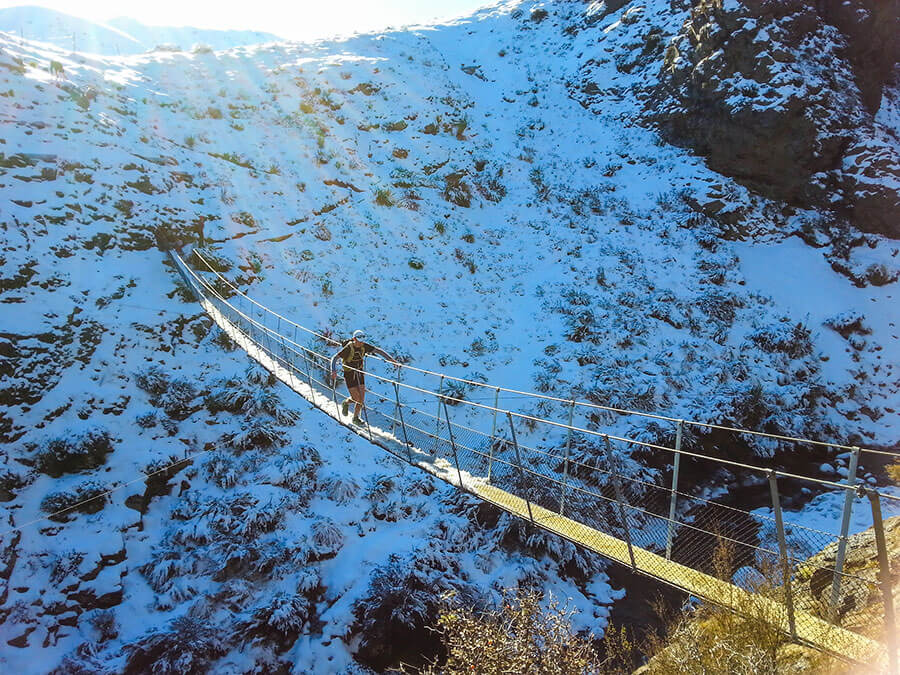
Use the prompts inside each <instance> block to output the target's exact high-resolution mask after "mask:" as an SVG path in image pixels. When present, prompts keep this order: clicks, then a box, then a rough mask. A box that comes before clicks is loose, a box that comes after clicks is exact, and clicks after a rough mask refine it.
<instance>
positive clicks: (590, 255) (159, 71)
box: [0, 0, 900, 672]
mask: <svg viewBox="0 0 900 675" xmlns="http://www.w3.org/2000/svg"><path fill="white" fill-rule="evenodd" d="M603 4H604V3H600V5H603ZM615 4H621V3H615ZM607 9H608V8H607ZM686 11H687V10H683V11H681V13H679V11H674V10H672V9H671V7H670V4H669V3H668V2H667V1H666V2H664V1H662V0H658V1H654V2H649V1H648V2H647V3H645V4H644V5H643V6H642V9H641V10H640V11H636V9H635V7H630V6H628V5H626V6H624V7H620V8H619V9H615V10H613V11H611V12H609V13H605V12H599V14H598V10H597V7H596V6H594V5H590V6H586V5H584V4H583V3H577V2H573V3H558V4H556V3H555V4H553V5H550V4H548V3H540V2H537V3H532V2H510V3H504V4H502V5H500V6H498V7H496V8H491V9H485V10H482V11H480V12H479V13H477V14H476V15H474V16H472V17H471V18H468V19H465V20H460V21H455V22H452V23H448V24H446V25H440V26H434V27H431V28H422V29H417V30H412V31H407V32H393V33H386V34H384V35H373V36H362V37H357V38H353V39H349V40H345V41H340V42H317V43H313V44H293V43H278V44H267V45H261V46H259V45H258V46H252V47H241V48H236V49H231V50H227V51H223V52H218V53H212V52H201V53H186V52H157V53H153V54H148V55H143V56H131V57H122V58H115V57H100V56H88V55H77V56H75V57H72V56H71V54H69V53H68V52H67V51H58V50H55V49H53V48H51V47H47V46H41V45H37V44H32V43H28V42H25V43H23V42H22V41H21V40H18V39H12V38H8V37H2V36H0V153H2V154H0V228H2V249H0V265H2V279H0V303H2V304H0V313H2V315H0V316H2V325H3V331H2V333H0V368H2V370H0V372H2V374H3V377H2V382H0V406H2V407H0V434H2V442H3V445H2V446H0V458H2V461H3V468H2V469H0V498H3V499H7V501H6V502H5V503H4V527H3V529H2V530H0V537H2V542H0V578H3V579H4V580H5V582H4V583H5V586H4V587H3V590H2V591H0V633H2V636H3V641H2V642H0V664H3V668H4V669H5V670H8V671H9V672H43V671H47V670H50V669H52V668H54V667H56V666H60V664H64V665H62V666H61V667H62V668H63V671H71V670H75V669H76V664H77V665H79V666H81V667H84V668H85V669H87V670H88V671H89V672H107V671H110V672H120V671H125V672H144V671H146V670H147V668H148V667H149V666H148V664H150V663H151V662H155V663H157V664H162V665H160V666H159V668H160V670H159V671H158V672H176V671H177V672H185V671H187V670H190V669H197V670H203V669H204V668H207V667H209V666H211V665H212V664H215V669H216V671H217V672H232V671H234V672H262V671H267V672H268V671H271V670H276V671H278V670H281V671H285V672H287V671H290V670H291V668H293V669H294V670H295V672H310V671H315V672H343V671H345V670H347V669H353V668H357V667H358V664H359V663H365V664H367V665H370V666H373V667H376V668H381V667H384V666H387V665H390V664H392V663H397V661H398V660H399V659H401V658H402V659H405V660H406V661H410V660H415V659H417V658H421V656H422V655H421V653H420V652H421V651H422V650H423V649H428V648H433V646H434V642H433V637H432V636H430V634H429V633H428V631H427V630H425V628H424V627H425V626H426V625H428V623H429V621H432V620H433V618H434V612H435V609H436V603H437V597H438V595H439V594H440V593H441V592H444V591H450V590H456V591H457V592H459V593H460V594H461V595H463V596H465V597H470V596H471V597H472V598H474V599H475V600H478V599H479V598H480V599H485V598H488V597H490V595H491V593H496V591H497V590H498V589H499V588H502V587H504V586H511V585H516V584H518V583H523V584H529V583H530V584H538V585H540V586H541V587H542V588H545V589H547V590H549V591H551V592H552V593H553V594H554V595H555V596H557V597H571V598H573V599H574V603H575V605H576V606H577V607H578V608H579V609H580V610H581V613H580V614H579V617H578V621H579V624H578V625H579V627H584V628H589V629H591V630H593V631H594V632H595V633H600V632H602V630H603V627H604V623H605V617H606V616H607V615H608V612H609V605H610V603H611V602H612V601H613V600H614V599H615V598H616V596H617V595H618V593H617V591H614V590H612V589H611V587H610V585H609V583H608V578H607V577H606V574H605V572H604V566H605V563H603V562H602V561H601V560H600V559H599V558H596V557H594V556H592V555H590V554H585V553H583V552H580V551H577V550H576V549H574V547H572V546H571V545H569V544H567V543H565V542H561V541H559V540H555V539H553V538H552V537H550V536H549V535H544V534H541V533H539V532H538V533H536V532H534V531H531V530H528V529H527V528H526V527H525V526H524V525H522V524H519V523H516V522H515V521H513V520H511V519H510V518H508V517H507V516H504V515H499V514H498V513H497V512H496V511H492V510H491V509H487V508H485V507H480V506H478V505H477V504H476V503H474V501H472V499H471V498H470V497H468V496H466V495H462V494H456V493H454V492H452V491H451V489H449V488H448V487H446V486H443V485H441V484H437V483H435V482H434V481H433V480H432V479H431V478H430V477H428V476H426V475H425V474H421V473H417V472H415V471H414V470H412V469H409V468H404V467H403V466H402V465H400V464H398V463H397V462H396V461H395V460H393V459H392V458H390V457H389V456H386V455H383V454H380V451H378V450H377V449H376V448H374V447H372V446H369V445H367V444H365V443H364V442H363V441H362V440H361V439H359V438H357V437H355V436H353V435H352V434H349V433H346V432H345V431H344V430H342V429H340V428H339V427H335V426H333V424H332V423H331V422H330V421H329V420H328V419H327V418H324V417H323V416H320V415H317V413H316V412H315V411H314V410H311V409H307V408H305V407H303V406H301V402H300V401H299V400H298V399H296V398H295V397H293V396H292V394H291V393H290V392H289V391H287V390H285V389H283V388H280V387H279V386H276V385H274V384H273V383H272V382H271V381H269V380H268V379H267V377H266V376H265V373H263V372H260V370H259V369H258V368H256V367H249V368H248V364H249V360H248V359H247V357H246V355H244V354H243V353H241V352H240V351H229V350H228V347H229V345H228V343H227V340H223V339H222V338H221V336H220V334H218V332H217V331H214V330H212V329H211V328H212V327H211V322H210V321H209V319H208V318H207V317H206V316H205V315H204V314H203V312H202V310H201V309H200V307H199V306H198V305H196V304H195V303H193V302H190V301H189V300H188V299H186V298H184V297H183V296H182V295H181V294H180V293H179V292H178V286H177V278H176V275H175V273H174V270H173V269H172V268H171V266H170V265H169V264H168V263H167V260H166V257H165V255H164V254H163V253H162V252H161V251H160V250H159V249H158V248H157V243H158V242H161V243H168V244H171V243H173V242H182V243H185V244H203V245H204V246H205V247H206V249H207V250H208V251H210V252H212V253H214V254H215V257H216V259H217V260H219V261H221V264H222V267H223V269H224V271H225V274H226V275H227V276H228V277H229V278H231V279H233V280H236V281H237V282H238V283H239V284H240V286H241V287H242V288H243V289H244V290H245V291H246V292H247V293H249V294H250V295H251V296H253V297H256V298H258V299H260V300H261V301H263V302H264V303H265V304H267V305H268V306H270V307H273V308H275V309H276V310H278V311H279V312H281V313H282V314H284V315H286V316H290V317H292V318H293V319H295V320H297V321H299V322H300V323H302V324H305V325H309V326H310V327H313V328H316V329H319V330H322V331H327V332H329V333H331V334H334V335H338V336H345V335H347V334H349V333H350V332H351V331H352V330H353V329H354V328H357V327H362V328H364V329H366V330H367V332H368V334H369V335H370V336H371V339H372V341H374V342H377V343H379V344H380V345H381V346H382V347H384V348H385V349H387V350H388V351H391V352H393V353H395V354H397V355H400V356H402V357H403V358H404V359H409V360H411V361H412V362H413V363H414V364H415V365H418V366H421V367H425V368H429V369H431V370H435V371H443V372H447V373H450V374H454V375H458V376H464V377H466V378H468V379H476V380H477V379H485V380H488V381H490V382H492V383H495V384H498V385H503V386H507V387H511V388H517V389H524V390H534V389H536V390H539V391H543V392H550V393H554V394H556V395H559V396H561V397H564V398H571V397H579V398H586V399H589V400H593V401H597V402H602V403H606V404H611V405H614V406H617V407H625V408H631V409H637V410H645V411H657V412H664V413H666V414H670V415H672V416H674V417H684V418H689V419H695V420H710V421H711V420H716V421H721V422H727V423H731V424H736V425H741V426H747V427H752V428H756V429H764V430H767V431H778V432H781V433H789V434H798V435H805V436H814V437H823V438H829V439H834V440H836V441H840V442H846V443H859V444H862V445H867V446H887V447H891V446H893V447H896V445H897V443H898V440H900V439H898V427H897V421H896V414H895V413H896V410H897V407H898V404H900V379H898V376H897V371H896V367H897V361H898V359H897V355H898V332H897V325H896V324H897V320H898V312H897V306H898V304H897V299H896V297H895V295H896V294H897V277H898V259H897V255H898V250H900V245H898V242H897V241H895V240H891V239H888V238H886V237H883V236H879V235H876V234H863V233H860V232H858V231H856V230H855V229H853V228H851V227H850V226H848V225H846V223H843V224H841V223H840V222H835V221H829V223H828V224H827V225H825V224H823V222H822V217H821V214H819V213H816V212H812V211H807V210H803V209H801V208H798V207H796V206H794V207H790V206H788V205H786V204H784V203H781V202H775V201H771V200H768V199H766V198H763V197H761V196H759V195H757V194H754V193H753V192H751V191H750V190H749V189H748V188H746V187H743V186H741V185H738V184H737V183H735V182H733V181H732V180H730V179H728V178H724V177H723V176H721V175H719V174H717V173H715V172H713V171H712V170H711V169H709V168H707V167H706V166H705V165H704V163H703V161H702V160H701V159H699V158H698V157H695V156H692V155H691V154H690V153H689V152H688V151H686V150H684V149H681V148H678V147H675V146H672V145H668V144H666V143H665V142H664V141H663V140H662V138H661V137H660V135H659V134H658V133H656V132H655V131H654V130H653V128H652V125H650V124H648V122H647V119H646V118H645V117H644V115H645V112H644V111H645V107H644V106H643V104H642V101H640V100H638V99H639V98H640V97H641V96H642V92H643V91H645V90H646V89H645V88H646V86H647V78H652V77H653V74H652V69H651V68H649V66H648V67H647V69H644V70H640V71H635V73H634V74H633V75H630V74H629V73H628V71H627V69H623V68H621V63H620V62H617V60H616V59H615V58H611V59H610V58H605V59H604V58H596V57H597V56H598V55H599V54H613V55H614V54H620V53H622V51H621V50H623V49H625V45H634V44H643V42H644V36H645V35H646V34H647V32H648V31H651V30H654V29H657V30H658V31H659V39H660V40H661V41H662V42H663V43H664V42H665V40H666V39H667V37H672V36H675V35H676V33H677V32H678V31H679V30H680V28H681V26H682V24H683V23H684V20H685V18H686ZM595 15H599V16H600V17H601V18H599V19H597V18H596V16H595ZM51 60H58V61H60V62H61V63H63V65H64V69H65V73H64V76H63V77H62V78H60V79H59V80H57V79H56V78H54V76H52V75H51V74H50V72H49V63H50V61H51ZM588 61H591V66H590V70H591V81H592V82H593V83H594V84H595V87H594V88H592V89H590V100H589V101H586V100H584V99H581V98H580V97H579V96H574V95H573V87H575V86H576V85H577V84H578V83H580V82H582V81H583V75H584V71H585V65H586V63H587V62H588ZM576 99H578V100H576ZM884 99H885V102H884V103H883V110H882V112H881V113H879V116H878V120H877V123H873V124H876V126H874V127H873V128H875V129H878V130H880V132H883V133H884V138H885V139H888V142H889V139H891V138H896V133H897V115H896V111H897V109H898V101H900V99H898V97H897V92H896V90H891V89H886V90H885V96H884ZM890 111H893V112H890ZM714 202H715V208H714V209H711V208H710V204H712V203H714ZM467 393H471V392H466V391H460V392H457V394H459V395H466V394H467ZM295 408H296V410H295ZM552 412H553V411H552V410H550V411H544V413H545V414H548V413H552ZM557 412H559V414H562V413H561V411H557ZM590 423H591V424H592V425H594V426H595V428H601V427H602V428H604V429H610V430H617V431H620V432H622V433H627V434H629V435H631V436H633V437H638V438H644V439H658V438H660V437H661V436H664V435H665V434H669V433H671V431H670V430H666V429H662V428H659V427H658V426H656V425H654V424H652V423H648V422H646V421H644V422H640V421H635V418H624V419H621V420H606V419H599V418H598V419H593V420H590ZM686 442H687V443H692V444H695V445H696V446H699V445H701V444H703V443H708V442H711V441H710V440H709V439H704V438H702V437H690V438H688V439H686ZM731 442H734V441H731ZM707 449H709V450H717V451H722V452H729V453H731V454H732V455H737V454H741V453H744V454H749V453H761V454H771V453H782V452H787V451H791V450H792V448H788V447H774V446H771V445H763V444H759V443H757V444H755V445H754V444H751V445H741V446H732V445H729V446H727V447H717V448H716V447H707ZM197 453H201V454H197ZM186 454H190V455H196V456H195V457H193V458H192V459H191V461H190V462H189V464H187V465H181V464H178V465H176V467H175V469H174V470H171V471H169V470H167V471H166V472H163V473H162V474H156V475H155V476H154V477H151V478H149V479H148V480H147V481H146V482H145V481H144V479H143V478H142V472H146V471H152V470H156V469H159V468H162V467H164V466H166V465H167V464H169V463H171V462H173V461H177V460H178V458H179V457H181V458H183V457H184V456H185V455H186ZM833 459H834V458H829V462H824V461H822V462H816V463H815V467H816V469H815V470H816V471H819V472H821V475H823V476H824V477H826V478H834V477H835V476H837V475H839V474H840V471H841V469H842V466H841V462H842V461H843V462H844V465H845V464H846V460H845V459H844V460H840V459H839V460H838V461H832V460H833ZM647 470H655V469H653V468H652V467H651V468H648V469H647ZM862 475H863V476H865V477H868V478H870V479H871V480H872V481H874V480H876V479H877V471H876V468H875V467H866V466H864V467H863V471H862ZM129 482H130V483H129ZM126 483H129V484H128V485H127V486H126V487H124V488H122V489H119V490H118V491H117V492H115V493H113V494H112V495H110V496H109V498H107V499H104V500H99V502H92V503H91V504H90V505H89V508H86V509H84V510H85V511H89V512H80V511H79V512H77V513H73V514H69V515H66V516H63V517H59V518H58V521H52V522H51V521H47V520H39V519H40V518H42V517H46V516H47V515H48V514H50V513H53V512H54V511H56V510H57V509H59V508H62V507H65V506H67V505H70V504H74V503H76V502H77V501H78V500H80V499H82V498H84V497H86V496H90V495H92V494H97V493H98V492H102V491H103V490H104V489H108V488H110V487H115V486H119V485H122V484H126ZM14 527H15V528H21V529H10V528H14ZM494 597H496V596H494ZM354 655H355V660H354ZM64 659H67V660H65V661H64Z"/></svg>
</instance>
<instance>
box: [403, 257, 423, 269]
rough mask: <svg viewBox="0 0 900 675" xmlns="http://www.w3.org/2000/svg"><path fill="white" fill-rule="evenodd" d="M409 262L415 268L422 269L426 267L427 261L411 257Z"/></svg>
mask: <svg viewBox="0 0 900 675" xmlns="http://www.w3.org/2000/svg"><path fill="white" fill-rule="evenodd" d="M407 264H408V265H409V266H410V267H412V268H413V269H414V270H420V269H422V268H424V267H425V263H424V262H422V261H421V260H420V259H419V258H410V259H409V262H408V263H407Z"/></svg>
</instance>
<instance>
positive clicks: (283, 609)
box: [240, 591, 312, 651]
mask: <svg viewBox="0 0 900 675" xmlns="http://www.w3.org/2000/svg"><path fill="white" fill-rule="evenodd" d="M311 614H312V608H311V607H310V602H309V599H308V598H307V597H305V596H304V595H301V594H299V593H288V592H286V591H279V592H278V593H276V594H275V595H273V596H272V597H271V598H269V599H268V600H267V601H266V602H264V603H263V604H261V605H259V606H258V607H256V609H254V610H253V614H252V616H251V618H250V619H249V620H247V621H244V622H242V623H241V626H240V633H241V634H242V635H243V636H244V637H245V639H249V640H251V641H254V642H274V643H275V644H276V645H277V647H278V651H283V650H284V649H287V648H288V647H290V646H291V645H292V644H293V643H294V642H295V641H296V640H297V638H298V637H299V635H300V632H301V631H302V630H303V628H304V627H305V626H306V624H307V622H308V621H309V618H310V616H311Z"/></svg>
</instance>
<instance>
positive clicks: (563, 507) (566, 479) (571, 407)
mask: <svg viewBox="0 0 900 675" xmlns="http://www.w3.org/2000/svg"><path fill="white" fill-rule="evenodd" d="M574 421H575V401H574V400H572V402H571V403H570V404H569V428H568V429H567V430H566V459H565V462H564V463H563V484H562V489H561V491H560V492H561V494H560V496H559V515H563V514H564V512H565V510H566V488H567V487H568V482H569V454H570V453H571V451H572V422H574Z"/></svg>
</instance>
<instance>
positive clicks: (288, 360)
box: [281, 335, 297, 390]
mask: <svg viewBox="0 0 900 675" xmlns="http://www.w3.org/2000/svg"><path fill="white" fill-rule="evenodd" d="M281 354H282V356H284V364H285V366H287V371H288V377H289V378H290V379H291V389H294V390H296V389H297V383H296V382H295V381H294V360H293V359H292V358H290V357H288V348H287V345H286V344H284V336H283V335H282V336H281Z"/></svg>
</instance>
